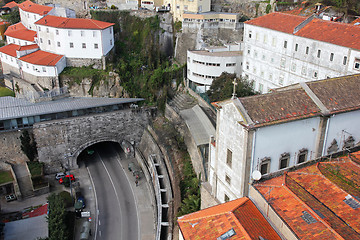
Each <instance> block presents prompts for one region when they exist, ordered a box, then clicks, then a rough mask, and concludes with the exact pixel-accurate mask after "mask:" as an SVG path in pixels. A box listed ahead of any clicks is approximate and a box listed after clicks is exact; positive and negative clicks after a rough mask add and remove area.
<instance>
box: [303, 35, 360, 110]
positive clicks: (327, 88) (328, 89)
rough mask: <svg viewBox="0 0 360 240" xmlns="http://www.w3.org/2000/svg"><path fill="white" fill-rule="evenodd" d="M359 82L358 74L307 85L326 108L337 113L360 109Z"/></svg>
mask: <svg viewBox="0 0 360 240" xmlns="http://www.w3.org/2000/svg"><path fill="white" fill-rule="evenodd" d="M359 43H360V42H359ZM359 82H360V74H356V75H350V76H343V77H338V78H331V79H325V80H321V81H314V82H307V83H306V84H307V85H308V86H309V88H310V89H311V90H312V91H313V92H314V93H315V95H316V96H317V97H318V98H319V99H320V101H321V102H322V103H323V104H324V105H325V107H326V108H327V109H328V110H330V112H331V113H335V112H339V111H346V110H352V109H359V108H360V94H359V93H360V85H359ZM344 93H346V94H344Z"/></svg>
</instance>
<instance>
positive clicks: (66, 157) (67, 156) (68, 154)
mask: <svg viewBox="0 0 360 240" xmlns="http://www.w3.org/2000/svg"><path fill="white" fill-rule="evenodd" d="M64 156H65V159H67V168H68V173H69V174H68V175H69V180H70V196H71V201H72V200H73V194H72V183H71V177H70V175H71V173H70V159H69V158H70V157H71V154H70V153H67V154H65V155H64Z"/></svg>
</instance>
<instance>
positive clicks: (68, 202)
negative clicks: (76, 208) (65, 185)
mask: <svg viewBox="0 0 360 240" xmlns="http://www.w3.org/2000/svg"><path fill="white" fill-rule="evenodd" d="M59 195H60V197H61V198H62V199H63V201H64V204H65V207H66V208H67V207H72V205H73V200H72V198H71V195H70V193H69V192H67V191H62V192H60V193H59Z"/></svg>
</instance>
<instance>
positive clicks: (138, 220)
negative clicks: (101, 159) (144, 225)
mask: <svg viewBox="0 0 360 240" xmlns="http://www.w3.org/2000/svg"><path fill="white" fill-rule="evenodd" d="M118 157H119V158H120V155H119V154H118ZM119 158H118V159H117V162H118V163H119V165H120V167H121V168H122V169H123V171H124V174H125V177H126V179H127V180H128V182H129V185H130V189H131V192H132V195H133V196H134V202H135V208H136V218H137V222H138V239H139V240H140V218H139V210H138V207H137V204H138V203H137V201H136V197H135V193H134V190H133V187H132V185H131V183H132V181H130V179H129V178H128V175H127V174H126V172H125V170H124V168H123V166H122V165H121V162H120V160H119Z"/></svg>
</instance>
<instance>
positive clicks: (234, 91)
mask: <svg viewBox="0 0 360 240" xmlns="http://www.w3.org/2000/svg"><path fill="white" fill-rule="evenodd" d="M232 83H233V84H234V89H233V94H232V99H235V97H236V85H237V82H236V78H234V81H233V82H232Z"/></svg>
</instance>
